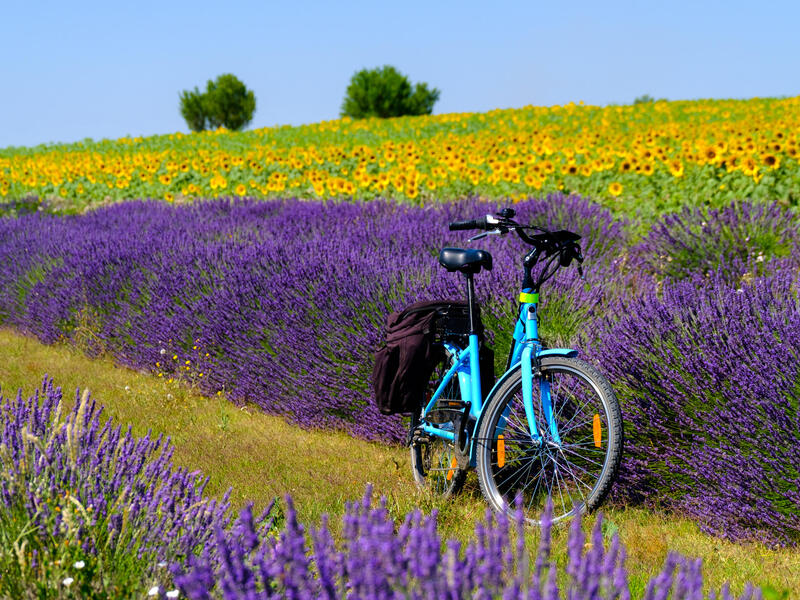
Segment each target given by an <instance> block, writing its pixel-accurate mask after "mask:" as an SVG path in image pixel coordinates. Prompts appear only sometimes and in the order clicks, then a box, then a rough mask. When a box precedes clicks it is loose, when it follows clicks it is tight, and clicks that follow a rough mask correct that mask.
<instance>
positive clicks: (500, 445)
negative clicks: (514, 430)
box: [497, 433, 506, 468]
mask: <svg viewBox="0 0 800 600" xmlns="http://www.w3.org/2000/svg"><path fill="white" fill-rule="evenodd" d="M505 464H506V440H505V438H503V434H502V433H501V434H500V435H498V436H497V466H498V467H499V468H502V467H503V466H504V465H505Z"/></svg>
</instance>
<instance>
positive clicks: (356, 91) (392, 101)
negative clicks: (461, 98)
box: [341, 65, 440, 119]
mask: <svg viewBox="0 0 800 600" xmlns="http://www.w3.org/2000/svg"><path fill="white" fill-rule="evenodd" d="M439 93H440V92H439V90H437V89H436V88H433V89H428V84H426V83H417V84H416V85H414V87H413V88H412V86H411V83H410V82H409V80H408V78H407V77H406V76H405V75H402V74H401V73H400V72H398V71H397V69H395V68H394V67H392V66H390V65H385V66H383V67H379V68H375V69H362V70H361V71H358V72H357V73H356V74H355V75H353V77H352V78H351V79H350V85H348V86H347V92H346V94H345V98H344V101H343V102H342V110H341V115H342V116H343V117H352V118H354V119H363V118H366V117H380V118H387V117H402V116H403V115H429V114H431V112H433V105H434V104H435V103H436V101H437V100H438V99H439Z"/></svg>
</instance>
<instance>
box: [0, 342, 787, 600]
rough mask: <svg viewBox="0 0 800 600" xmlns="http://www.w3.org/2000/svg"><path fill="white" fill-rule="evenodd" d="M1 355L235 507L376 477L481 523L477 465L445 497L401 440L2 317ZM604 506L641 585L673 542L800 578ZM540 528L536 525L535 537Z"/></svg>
mask: <svg viewBox="0 0 800 600" xmlns="http://www.w3.org/2000/svg"><path fill="white" fill-rule="evenodd" d="M0 356H2V357H3V360H2V361H0V386H1V387H2V391H3V394H4V395H10V394H16V391H17V389H18V388H22V391H23V395H29V394H32V393H33V391H34V389H35V388H36V386H37V385H38V383H39V382H40V381H41V379H42V377H43V375H44V374H45V373H47V374H48V375H49V376H51V377H53V378H54V380H55V382H56V383H57V384H58V385H60V386H61V387H62V388H63V389H64V390H65V396H66V397H67V398H68V399H70V400H72V399H74V392H75V390H76V389H77V388H81V389H84V388H88V389H89V390H91V392H92V395H93V396H94V397H95V398H97V399H98V400H99V401H100V402H102V404H104V405H105V407H106V414H107V415H108V416H111V417H113V418H114V419H115V420H116V421H118V422H119V423H121V424H131V425H132V426H133V428H134V430H135V431H136V432H137V433H139V434H142V433H145V432H146V431H147V430H152V431H153V432H154V433H156V434H159V433H165V434H167V435H169V436H171V438H172V441H173V443H174V445H175V448H176V450H175V462H176V463H178V464H180V465H183V466H186V467H189V468H191V469H199V470H201V471H203V472H204V473H205V474H206V475H207V476H209V478H210V482H209V488H208V491H209V492H210V493H212V494H221V493H222V492H224V491H225V490H227V489H228V488H232V489H233V494H232V501H233V505H234V507H239V506H241V505H243V504H244V503H245V502H247V501H252V502H254V503H255V505H256V507H258V508H262V507H264V506H266V505H267V504H268V503H269V502H270V501H271V500H272V499H273V498H274V497H275V496H278V497H282V496H283V495H284V494H287V493H288V494H291V495H292V497H293V498H294V500H295V503H296V505H297V508H298V511H299V513H300V516H301V518H302V519H303V520H305V521H307V522H312V523H314V522H318V520H319V518H320V516H321V515H322V514H323V513H328V514H330V515H331V516H332V517H333V519H332V521H333V523H334V524H335V523H336V522H337V517H338V516H339V515H341V513H342V512H343V510H344V503H345V501H347V500H352V499H354V498H357V497H360V496H361V495H362V494H363V492H364V488H365V486H366V485H367V483H372V484H373V485H374V488H375V492H376V493H377V494H378V495H385V496H386V498H387V503H388V507H389V509H390V511H391V512H392V513H393V514H394V515H395V516H396V517H401V516H403V515H404V514H405V513H406V512H408V511H410V510H412V509H414V508H415V507H419V508H420V509H422V510H423V511H424V512H430V511H431V510H434V509H436V510H438V511H439V522H440V531H441V532H442V534H443V535H445V536H447V537H457V538H459V539H461V540H466V539H468V538H469V537H470V536H471V535H472V526H473V524H474V522H475V520H476V519H478V518H480V517H481V516H482V515H483V514H484V511H485V509H486V505H485V504H484V502H483V500H482V498H481V497H480V492H479V491H478V489H477V484H476V483H475V480H474V475H472V476H471V479H470V480H469V481H468V485H467V489H466V491H465V493H464V494H462V496H461V497H459V498H458V499H456V500H452V501H449V502H443V501H441V500H440V499H437V498H432V497H430V496H428V495H426V494H424V493H422V492H420V491H418V490H417V488H416V487H415V486H414V484H413V482H412V479H411V472H410V467H409V460H408V452H407V450H405V449H402V448H396V447H387V446H383V445H379V444H373V443H369V442H364V441H360V440H354V439H353V438H350V437H349V436H347V435H345V434H342V433H337V432H322V431H306V430H302V429H299V428H297V427H294V426H292V425H288V424H286V423H285V422H284V421H283V420H281V419H279V418H276V417H271V416H268V415H265V414H263V413H261V412H260V411H258V410H257V409H254V408H248V407H243V408H239V407H236V406H234V405H232V404H231V403H230V402H227V401H226V400H225V399H224V397H217V398H205V397H203V396H200V395H199V394H197V393H195V392H194V391H193V390H192V389H190V388H189V387H187V386H186V385H183V384H178V383H167V382H166V381H164V380H163V379H159V378H157V377H154V376H152V375H149V374H144V373H138V372H135V371H132V370H130V369H126V368H121V367H118V366H116V365H115V364H114V363H113V361H111V360H110V359H107V358H101V359H89V358H87V357H85V356H84V355H82V354H80V353H79V352H77V351H76V350H74V349H72V348H70V347H66V346H45V345H42V344H40V343H39V342H37V341H34V340H31V339H29V338H26V337H23V336H21V335H18V334H17V333H15V332H13V331H10V330H8V329H0ZM605 513H606V518H607V520H609V521H611V522H612V523H613V525H615V526H616V527H618V528H619V532H620V535H621V538H622V540H623V542H624V543H625V544H626V545H627V548H628V552H629V559H628V566H629V571H630V574H631V583H632V587H633V589H632V591H633V592H634V597H637V594H640V593H641V592H642V591H643V590H644V587H645V585H646V582H647V580H648V579H649V578H650V577H651V576H653V575H655V574H656V573H657V572H658V571H659V570H660V568H661V565H662V564H663V561H664V558H665V556H666V553H667V551H668V550H675V551H678V552H681V553H683V554H685V555H688V556H699V557H702V558H703V563H704V573H705V576H706V579H707V581H708V582H709V584H710V585H711V586H712V587H715V588H717V589H718V588H719V586H720V585H721V584H722V583H723V582H724V581H731V582H732V584H733V589H734V590H741V588H742V586H743V585H744V583H745V582H747V581H752V582H753V583H756V584H759V585H771V586H774V587H776V588H778V589H787V590H800V550H798V549H783V550H770V549H768V548H765V547H763V546H760V545H756V544H747V545H740V544H733V543H730V542H725V541H723V540H719V539H717V538H714V537H711V536H708V535H705V534H703V533H701V532H700V531H699V529H698V528H697V526H696V525H695V524H693V523H692V522H691V521H687V520H685V519H680V518H676V517H673V516H668V515H662V514H658V513H654V512H652V511H647V510H644V509H639V508H626V507H607V508H606V509H605ZM555 537H556V542H555V548H556V552H558V553H559V555H560V559H559V562H562V561H563V554H564V553H563V548H564V545H565V540H566V531H565V529H564V528H560V529H557V530H556V532H555ZM534 538H535V532H533V534H532V539H531V544H535V539H534Z"/></svg>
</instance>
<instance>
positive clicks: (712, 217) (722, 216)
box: [635, 202, 800, 283]
mask: <svg viewBox="0 0 800 600" xmlns="http://www.w3.org/2000/svg"><path fill="white" fill-rule="evenodd" d="M798 244H800V232H798V230H797V215H796V214H795V213H794V212H793V211H791V210H789V209H788V208H785V207H783V206H781V205H779V204H754V203H752V202H733V203H731V204H730V205H729V206H726V207H724V208H721V209H719V210H714V209H711V210H706V209H700V208H689V207H685V208H684V209H683V210H682V211H681V212H680V213H676V214H672V215H666V216H665V217H663V218H662V219H661V220H660V221H658V222H657V223H655V224H654V225H653V226H652V228H651V229H650V231H649V233H648V234H647V235H646V236H645V238H644V239H643V240H642V242H641V243H640V244H638V246H637V248H636V250H635V254H636V256H637V258H638V260H639V261H641V263H643V264H644V265H645V268H646V269H647V270H649V271H650V272H652V273H653V274H655V275H657V276H659V277H668V278H671V279H680V278H687V277H692V276H693V275H694V274H696V273H701V274H705V273H710V272H716V273H720V272H722V273H723V274H724V275H725V277H726V280H727V281H729V282H731V283H736V281H737V280H738V279H739V278H740V277H741V276H742V275H744V274H746V273H751V274H752V273H763V272H764V267H765V266H768V265H769V263H770V262H771V261H772V259H774V258H784V257H787V256H790V255H796V254H797V251H798Z"/></svg>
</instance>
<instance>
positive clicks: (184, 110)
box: [181, 87, 207, 131]
mask: <svg viewBox="0 0 800 600" xmlns="http://www.w3.org/2000/svg"><path fill="white" fill-rule="evenodd" d="M181 115H183V118H184V119H185V120H186V124H187V125H188V126H189V129H191V130H192V131H203V130H204V129H205V128H206V126H207V119H206V111H205V109H204V108H203V94H202V93H201V92H200V90H198V89H197V88H196V87H195V88H194V90H192V91H190V92H189V91H186V90H184V91H183V92H181Z"/></svg>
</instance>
